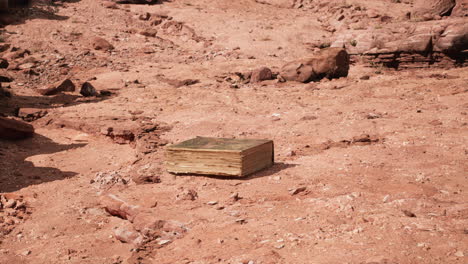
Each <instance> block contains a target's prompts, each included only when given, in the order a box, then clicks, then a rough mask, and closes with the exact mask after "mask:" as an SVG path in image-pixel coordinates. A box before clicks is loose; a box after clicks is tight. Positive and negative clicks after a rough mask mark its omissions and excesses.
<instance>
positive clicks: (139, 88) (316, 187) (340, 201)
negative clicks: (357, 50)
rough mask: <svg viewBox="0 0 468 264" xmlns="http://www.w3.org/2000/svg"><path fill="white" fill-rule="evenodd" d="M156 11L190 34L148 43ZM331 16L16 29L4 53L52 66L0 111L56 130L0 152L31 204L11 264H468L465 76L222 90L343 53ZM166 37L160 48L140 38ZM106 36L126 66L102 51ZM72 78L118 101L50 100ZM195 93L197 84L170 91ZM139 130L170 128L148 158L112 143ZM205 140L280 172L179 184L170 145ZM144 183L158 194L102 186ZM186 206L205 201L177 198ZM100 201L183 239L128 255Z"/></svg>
mask: <svg viewBox="0 0 468 264" xmlns="http://www.w3.org/2000/svg"><path fill="white" fill-rule="evenodd" d="M144 12H149V13H160V14H163V13H164V14H168V15H169V16H171V17H172V21H175V22H184V23H185V24H184V26H182V27H177V26H174V27H168V28H163V27H161V26H151V25H150V22H149V21H144V20H140V19H139V18H138V16H139V15H140V14H143V13H144ZM318 15H319V14H315V13H314V12H307V11H304V10H301V9H287V10H286V9H283V8H278V7H274V6H270V5H264V4H260V3H257V2H255V1H250V0H242V1H235V2H234V3H232V2H231V1H204V0H197V1H173V2H164V3H163V4H160V5H154V6H140V5H128V6H126V5H120V8H119V9H106V8H104V7H103V6H102V5H101V2H100V1H94V0H82V1H70V3H65V4H64V6H62V7H59V8H58V9H57V13H56V14H55V16H54V18H53V19H51V18H47V19H46V18H43V17H38V18H36V19H28V20H27V21H24V23H19V24H16V25H10V26H7V27H6V30H7V34H8V36H9V38H8V41H9V42H11V43H13V45H14V46H18V47H21V48H25V49H28V50H30V51H31V55H32V56H36V57H37V58H38V59H39V60H40V61H42V65H44V66H43V74H41V75H40V76H39V77H32V79H31V78H30V77H19V78H18V79H17V80H15V82H13V83H11V90H12V91H13V92H14V93H15V96H14V97H13V98H12V99H9V100H8V101H4V104H3V107H4V108H5V109H7V110H8V111H13V109H14V107H36V108H45V109H47V111H48V114H47V115H46V116H45V117H43V118H41V119H39V120H37V121H34V122H32V124H33V125H34V126H35V128H36V133H37V135H36V136H34V137H33V138H31V139H26V140H22V141H17V142H7V141H0V192H3V193H6V194H8V195H10V196H14V197H21V199H23V200H24V201H25V202H26V204H27V210H26V214H24V216H22V217H21V218H22V219H20V218H15V219H17V223H15V224H14V229H12V231H11V233H9V234H7V235H4V236H2V237H0V239H1V240H0V263H5V264H7V263H15V264H16V263H18V264H19V263H28V264H29V263H31V264H36V263H93V264H98V263H99V264H101V263H102V264H104V263H109V264H110V263H192V264H195V263H198V264H201V263H232V264H238V263H245V264H247V263H249V264H251V263H255V264H257V263H350V264H351V263H352V264H354V263H356V264H357V263H382V264H383V263H460V264H461V263H467V261H468V257H467V256H468V237H467V234H468V229H467V228H468V195H467V190H468V189H467V187H468V181H467V176H468V175H467V171H468V165H467V164H468V163H467V154H468V147H467V143H468V133H467V112H468V103H467V102H468V100H467V94H466V92H467V91H468V90H467V87H468V71H467V69H466V68H452V69H437V68H434V69H417V70H404V71H396V70H391V69H384V68H377V69H376V68H369V67H366V65H362V64H353V65H352V66H351V69H350V73H349V76H348V78H341V79H338V80H331V81H330V80H323V81H321V82H317V83H310V84H300V83H289V82H287V83H278V82H277V81H275V80H274V81H265V82H262V83H259V84H246V85H241V86H240V87H238V88H233V87H232V85H231V84H230V83H228V82H225V81H223V80H222V79H223V77H225V76H231V75H232V73H234V72H245V71H248V70H252V69H255V68H258V67H260V66H268V67H271V68H272V69H273V70H274V71H275V70H278V68H279V67H280V66H281V65H283V64H284V63H285V62H286V61H288V60H291V59H295V58H299V57H301V56H306V55H307V54H308V53H310V52H311V51H310V49H308V48H307V45H306V44H305V43H308V42H311V41H314V40H316V39H320V38H322V37H327V36H329V33H328V32H326V31H323V30H322V29H321V27H320V25H319V23H318V22H316V21H317V20H316V18H317V16H318ZM152 27H154V28H157V30H158V34H157V36H158V38H154V37H145V36H142V35H141V34H138V33H135V32H141V31H142V30H144V29H148V28H152ZM94 36H101V37H103V38H105V39H107V40H109V42H111V43H112V44H113V45H114V46H115V50H114V51H111V52H104V51H95V50H92V49H91V46H90V40H91V38H92V37H94ZM148 49H151V52H152V53H149V54H148V53H145V51H147V50H148ZM63 63H66V64H67V66H66V67H65V68H67V69H68V72H67V73H66V74H65V76H63V75H60V74H59V69H60V67H61V66H59V65H60V64H63ZM365 75H368V76H369V77H370V78H369V80H362V79H361V77H362V76H365ZM64 77H70V78H71V79H72V80H74V81H77V82H80V81H81V82H82V81H86V80H91V82H92V83H93V84H94V86H95V87H96V88H97V89H98V90H109V91H111V92H112V95H111V96H109V97H103V98H97V99H94V98H93V99H86V98H82V97H79V96H78V93H67V94H63V95H57V96H53V97H44V96H40V95H38V93H37V91H36V89H37V88H39V87H41V86H43V85H46V84H48V83H51V82H54V81H56V80H59V79H60V78H64ZM185 79H198V80H199V83H196V84H194V85H190V86H180V87H176V86H177V85H176V86H174V85H173V83H174V80H176V81H177V80H179V81H180V80H185ZM135 80H137V81H135ZM143 124H153V125H158V126H159V127H161V130H160V132H158V137H159V139H158V140H159V141H161V142H163V143H161V144H159V146H158V147H157V148H156V149H155V150H154V151H153V152H151V153H148V154H144V153H142V152H140V151H139V148H138V147H137V148H135V147H134V146H133V145H132V144H117V143H115V142H113V141H112V140H111V139H109V138H108V137H106V136H104V135H102V133H101V131H102V129H106V128H108V127H114V128H115V127H119V128H120V127H127V126H128V127H130V128H135V127H139V126H141V125H143ZM366 135H368V136H366ZM194 136H213V137H236V138H268V139H272V140H274V142H275V161H276V164H275V165H274V166H273V167H272V168H270V169H267V170H265V171H262V172H260V173H257V174H254V175H252V176H250V177H247V178H245V179H223V178H212V177H201V176H198V177H194V176H174V175H171V174H169V173H167V172H165V169H164V146H162V145H165V143H176V142H180V141H182V140H185V139H189V138H192V137H194ZM359 139H361V140H359ZM367 139H369V140H367ZM360 141H364V142H360ZM144 169H146V170H147V171H150V173H152V174H155V175H157V176H160V178H161V182H160V183H152V184H135V183H134V182H132V181H130V182H129V183H127V184H116V185H114V186H107V187H105V188H102V187H101V186H97V185H96V184H91V183H90V182H92V180H93V179H94V178H95V177H96V174H97V173H100V172H112V171H115V172H118V173H120V174H121V175H122V176H123V177H124V178H127V179H129V178H130V177H131V176H132V175H134V174H138V173H140V171H141V170H144ZM100 187H101V188H100ZM298 187H306V190H305V191H304V192H301V193H299V194H296V195H291V190H292V189H294V188H298ZM187 190H194V191H195V192H196V193H197V194H198V198H197V199H195V200H184V199H176V197H177V196H178V195H180V194H181V193H184V192H185V191H187ZM103 192H108V193H112V194H115V195H116V196H118V197H120V198H122V199H124V200H126V201H127V202H129V203H130V204H135V205H140V206H141V207H144V208H148V209H150V210H152V212H154V214H155V215H157V216H158V217H160V219H163V220H171V221H172V220H173V221H178V222H180V223H183V224H184V226H186V228H187V232H186V234H185V235H184V236H183V237H181V238H179V239H174V240H173V241H170V242H169V243H167V244H164V245H162V246H158V247H154V246H147V247H140V248H138V247H136V246H135V245H133V244H130V243H122V242H120V241H118V240H117V239H116V238H115V235H114V229H115V228H116V227H118V226H121V225H123V224H125V223H126V222H127V221H126V220H123V219H120V218H118V217H114V216H110V215H109V214H108V213H106V212H105V211H104V210H103V209H102V206H101V204H100V203H99V196H100V195H101V194H102V193H103ZM233 194H238V195H237V196H238V197H239V198H240V199H233V198H232V197H233ZM1 213H4V214H5V212H3V211H0V214H1ZM3 216H4V217H5V218H7V217H8V216H7V215H3Z"/></svg>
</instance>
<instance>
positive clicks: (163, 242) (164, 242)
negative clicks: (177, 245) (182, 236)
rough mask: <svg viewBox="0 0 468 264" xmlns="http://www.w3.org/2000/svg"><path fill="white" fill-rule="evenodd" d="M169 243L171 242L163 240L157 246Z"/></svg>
mask: <svg viewBox="0 0 468 264" xmlns="http://www.w3.org/2000/svg"><path fill="white" fill-rule="evenodd" d="M170 242H171V240H169V239H165V240H161V241H159V242H158V244H159V245H165V244H168V243H170Z"/></svg>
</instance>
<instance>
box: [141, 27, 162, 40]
mask: <svg viewBox="0 0 468 264" xmlns="http://www.w3.org/2000/svg"><path fill="white" fill-rule="evenodd" d="M156 34H158V31H157V30H156V29H154V28H148V29H144V30H142V31H140V35H142V36H145V37H153V38H154V37H156Z"/></svg>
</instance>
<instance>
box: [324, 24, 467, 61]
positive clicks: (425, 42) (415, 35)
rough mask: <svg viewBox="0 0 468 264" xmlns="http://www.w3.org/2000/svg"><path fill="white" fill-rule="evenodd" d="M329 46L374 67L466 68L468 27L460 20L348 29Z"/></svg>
mask: <svg viewBox="0 0 468 264" xmlns="http://www.w3.org/2000/svg"><path fill="white" fill-rule="evenodd" d="M331 46H332V47H340V48H345V49H346V50H347V51H348V52H349V53H350V55H352V56H353V58H354V59H356V58H355V57H356V56H362V57H363V58H364V61H366V62H369V63H370V64H373V65H380V64H383V65H385V66H389V67H394V68H414V67H417V68H421V67H446V66H454V65H455V66H463V65H466V58H467V54H466V51H465V50H466V49H467V47H468V24H466V23H465V21H464V20H463V19H450V20H441V21H427V22H421V23H417V24H409V23H408V24H403V25H402V26H400V27H399V28H392V27H391V25H389V26H387V27H384V28H381V29H378V30H349V31H346V32H344V33H342V34H338V37H337V38H336V39H335V41H334V42H333V43H332V45H331Z"/></svg>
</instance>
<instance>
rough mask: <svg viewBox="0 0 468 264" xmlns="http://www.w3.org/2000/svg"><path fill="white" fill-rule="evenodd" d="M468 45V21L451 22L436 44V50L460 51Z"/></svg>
mask: <svg viewBox="0 0 468 264" xmlns="http://www.w3.org/2000/svg"><path fill="white" fill-rule="evenodd" d="M467 47H468V23H457V24H450V25H448V26H447V28H446V29H445V30H444V32H443V33H442V34H441V36H440V38H439V39H438V40H437V42H436V43H435V45H434V50H436V51H442V52H445V53H458V52H462V51H463V50H465V49H467Z"/></svg>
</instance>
